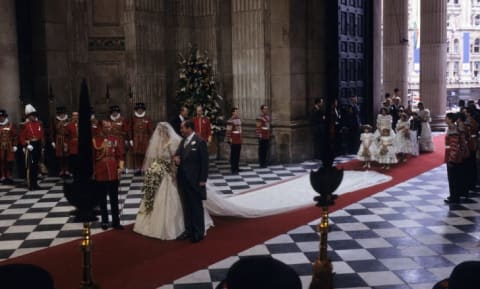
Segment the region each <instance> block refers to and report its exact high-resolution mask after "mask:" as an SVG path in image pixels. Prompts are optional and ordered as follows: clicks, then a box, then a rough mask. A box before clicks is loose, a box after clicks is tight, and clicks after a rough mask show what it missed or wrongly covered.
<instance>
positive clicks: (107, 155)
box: [92, 120, 124, 230]
mask: <svg viewBox="0 0 480 289" xmlns="http://www.w3.org/2000/svg"><path fill="white" fill-rule="evenodd" d="M102 128H103V133H100V134H99V135H97V136H95V137H93V138H92V142H93V149H94V162H95V166H94V170H95V181H96V182H97V184H98V188H99V192H101V193H102V197H101V201H100V211H101V215H102V229H104V230H106V229H107V228H108V227H109V223H108V209H107V194H108V197H109V199H110V208H111V214H112V227H113V228H114V229H117V230H122V229H123V226H122V225H121V224H120V212H119V209H118V185H119V176H120V175H121V173H122V171H123V165H124V154H123V153H124V149H123V148H124V144H123V142H122V141H121V140H120V139H119V138H118V137H116V136H114V135H113V134H112V132H113V130H112V128H113V125H112V122H110V121H107V120H104V121H103V122H102Z"/></svg>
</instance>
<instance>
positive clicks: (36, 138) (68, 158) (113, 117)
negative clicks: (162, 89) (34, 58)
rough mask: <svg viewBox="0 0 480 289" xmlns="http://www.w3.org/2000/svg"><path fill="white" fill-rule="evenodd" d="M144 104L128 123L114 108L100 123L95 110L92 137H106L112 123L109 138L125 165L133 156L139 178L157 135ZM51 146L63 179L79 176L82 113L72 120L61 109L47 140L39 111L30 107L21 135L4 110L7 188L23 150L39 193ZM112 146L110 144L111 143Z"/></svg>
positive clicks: (0, 117)
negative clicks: (45, 156) (119, 149)
mask: <svg viewBox="0 0 480 289" xmlns="http://www.w3.org/2000/svg"><path fill="white" fill-rule="evenodd" d="M145 112H146V107H145V104H144V103H141V102H139V103H136V104H135V107H134V114H133V116H132V117H131V118H130V119H129V120H127V119H126V118H125V117H123V116H122V115H121V111H120V107H119V106H118V105H113V106H111V107H110V116H109V118H108V119H106V120H103V121H99V120H98V119H97V118H95V113H94V111H93V108H92V114H91V128H92V137H93V138H95V137H98V136H102V137H106V136H105V131H104V130H103V128H102V126H103V125H102V124H106V123H108V126H109V127H111V128H109V129H108V134H109V135H112V136H114V137H115V138H116V140H117V141H116V143H121V147H122V151H123V152H122V154H123V155H122V161H123V160H124V158H125V154H124V152H125V151H127V150H129V151H131V152H132V154H131V155H132V159H133V160H132V161H133V164H132V165H133V166H134V169H135V174H137V175H139V174H141V167H142V163H143V158H144V155H145V151H146V148H147V146H148V142H149V139H150V137H151V135H152V132H153V126H152V121H151V119H150V118H149V117H147V116H146V113H145ZM48 142H49V143H50V145H51V147H52V149H53V150H54V152H55V159H56V163H57V164H56V165H57V166H58V168H59V174H58V175H59V176H62V177H70V176H72V175H74V174H75V173H76V169H77V168H78V166H76V163H77V154H78V112H73V113H72V116H71V118H69V117H68V115H67V113H66V109H65V107H57V109H56V116H55V119H54V120H52V121H51V123H50V137H49V139H48V140H47V138H46V134H45V128H44V125H43V123H42V122H41V121H40V120H39V119H38V115H37V111H36V109H35V108H34V107H33V106H32V105H30V104H27V105H26V106H25V122H24V123H23V124H22V125H20V133H18V134H17V130H16V128H15V125H14V124H13V123H11V122H10V121H9V120H8V114H7V112H6V111H5V110H1V109H0V181H1V182H2V183H3V184H7V185H9V184H13V181H12V168H13V162H14V160H15V154H16V153H17V150H19V149H22V151H23V153H24V159H25V169H26V171H25V177H26V180H27V185H28V188H29V189H30V190H37V189H39V186H38V175H39V163H40V160H41V158H42V155H43V152H44V148H45V145H46V144H47V143H48ZM109 143H110V142H109Z"/></svg>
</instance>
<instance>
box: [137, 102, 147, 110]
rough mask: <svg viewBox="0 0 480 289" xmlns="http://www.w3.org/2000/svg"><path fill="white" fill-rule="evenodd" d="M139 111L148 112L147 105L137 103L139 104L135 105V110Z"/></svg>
mask: <svg viewBox="0 0 480 289" xmlns="http://www.w3.org/2000/svg"><path fill="white" fill-rule="evenodd" d="M137 109H143V110H146V107H145V103H143V102H137V103H135V110H137Z"/></svg>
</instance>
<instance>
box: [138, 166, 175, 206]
mask: <svg viewBox="0 0 480 289" xmlns="http://www.w3.org/2000/svg"><path fill="white" fill-rule="evenodd" d="M171 171H172V164H171V161H167V160H163V159H157V160H155V161H154V162H153V163H152V164H151V165H150V167H149V168H148V169H147V171H146V172H145V179H144V184H143V189H142V191H143V193H144V194H143V204H144V206H145V211H146V213H147V214H149V213H150V212H151V211H152V209H153V202H154V201H155V192H156V191H157V189H158V187H159V186H160V184H161V183H162V179H163V177H164V176H165V175H167V174H169V173H170V172H171Z"/></svg>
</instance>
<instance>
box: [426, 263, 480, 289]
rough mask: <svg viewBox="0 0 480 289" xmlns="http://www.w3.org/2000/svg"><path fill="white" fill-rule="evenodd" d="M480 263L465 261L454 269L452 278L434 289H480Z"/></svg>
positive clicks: (441, 282)
mask: <svg viewBox="0 0 480 289" xmlns="http://www.w3.org/2000/svg"><path fill="white" fill-rule="evenodd" d="M479 272H480V261H465V262H462V263H460V264H458V265H457V266H455V268H453V271H452V273H451V274H450V277H449V278H447V279H444V280H442V281H440V282H438V283H437V284H435V286H433V288H432V289H477V288H480V275H479V274H478V273H479Z"/></svg>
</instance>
